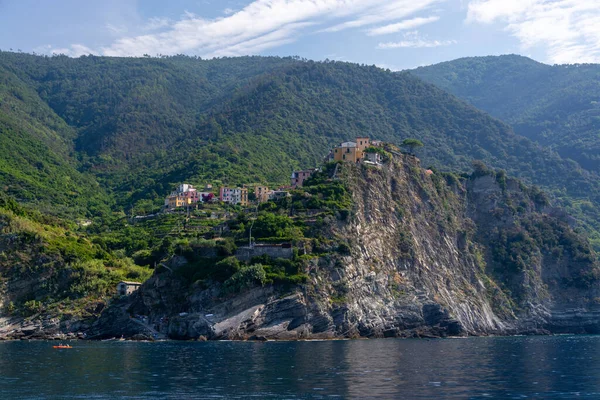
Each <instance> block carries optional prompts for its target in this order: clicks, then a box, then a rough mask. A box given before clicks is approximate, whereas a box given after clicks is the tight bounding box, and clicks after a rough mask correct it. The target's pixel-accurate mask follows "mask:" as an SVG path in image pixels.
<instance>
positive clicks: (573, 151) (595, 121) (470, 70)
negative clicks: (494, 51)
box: [413, 55, 600, 173]
mask: <svg viewBox="0 0 600 400" xmlns="http://www.w3.org/2000/svg"><path fill="white" fill-rule="evenodd" d="M413 73H414V74H415V75H417V76H419V77H421V78H423V79H425V80H426V81H428V82H431V83H433V84H435V85H437V86H439V87H441V88H443V89H445V90H448V91H449V92H450V93H453V94H455V95H456V96H458V97H460V98H462V99H465V100H467V101H468V102H469V103H471V104H473V105H474V106H476V107H478V108H480V109H482V110H485V111H487V112H489V113H490V114H492V115H493V116H495V117H498V118H500V119H501V120H503V121H505V122H508V123H509V124H511V125H512V126H513V127H514V129H515V131H516V132H517V133H518V134H520V135H523V136H525V137H528V138H530V139H532V140H534V141H536V142H538V143H540V144H542V145H544V146H548V147H550V148H552V149H554V150H556V151H557V152H558V153H559V154H560V155H561V156H562V157H563V158H569V159H572V160H575V161H576V162H577V163H579V164H580V165H581V166H582V167H583V168H586V169H588V170H590V171H592V172H595V173H598V172H599V171H600V140H598V139H599V138H598V132H599V131H600V66H599V65H597V64H577V65H554V66H550V65H545V64H541V63H538V62H535V61H533V60H531V59H529V58H526V57H520V56H515V55H510V56H500V57H474V58H463V59H459V60H455V61H450V62H445V63H441V64H437V65H433V66H430V67H422V68H418V69H416V70H414V71H413Z"/></svg>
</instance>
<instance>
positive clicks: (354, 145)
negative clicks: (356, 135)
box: [340, 142, 356, 147]
mask: <svg viewBox="0 0 600 400" xmlns="http://www.w3.org/2000/svg"><path fill="white" fill-rule="evenodd" d="M340 147H356V142H344V143H342V144H341V145H340Z"/></svg>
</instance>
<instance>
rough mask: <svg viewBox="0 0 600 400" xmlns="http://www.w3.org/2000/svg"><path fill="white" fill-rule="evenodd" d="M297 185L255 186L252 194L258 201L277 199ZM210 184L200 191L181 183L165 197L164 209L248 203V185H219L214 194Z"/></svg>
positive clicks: (284, 195)
mask: <svg viewBox="0 0 600 400" xmlns="http://www.w3.org/2000/svg"><path fill="white" fill-rule="evenodd" d="M293 187H297V185H292V186H291V187H282V188H279V189H277V190H269V188H268V187H267V186H255V187H254V195H255V197H256V201H257V202H258V203H264V202H267V201H269V200H278V199H281V198H285V197H288V196H290V192H289V191H288V190H287V189H291V188H293ZM212 190H213V188H212V186H211V185H206V186H205V187H204V189H203V190H202V191H199V190H198V189H196V188H195V187H194V186H192V185H189V184H187V183H183V184H181V185H179V186H178V187H177V189H176V190H175V191H173V192H172V193H171V194H170V195H168V196H167V197H166V198H165V204H164V209H165V211H169V210H173V209H176V208H180V207H190V206H195V205H197V204H199V203H200V204H202V203H214V202H223V203H226V204H232V205H240V206H247V205H248V204H250V201H249V200H248V187H246V185H244V187H241V188H240V187H236V188H230V187H226V186H223V187H220V188H219V195H218V196H215V195H214V193H213V192H212Z"/></svg>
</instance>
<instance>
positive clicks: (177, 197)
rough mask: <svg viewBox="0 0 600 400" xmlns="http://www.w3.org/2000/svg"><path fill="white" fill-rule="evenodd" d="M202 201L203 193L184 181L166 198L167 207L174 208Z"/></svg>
mask: <svg viewBox="0 0 600 400" xmlns="http://www.w3.org/2000/svg"><path fill="white" fill-rule="evenodd" d="M201 201H202V196H201V193H200V192H198V191H197V190H196V189H195V188H194V187H193V186H192V185H190V184H187V183H182V184H181V185H179V186H178V187H177V189H176V190H175V191H174V192H171V194H170V195H168V196H167V197H166V198H165V209H166V210H172V209H174V208H178V207H186V206H189V205H192V204H196V203H198V202H201Z"/></svg>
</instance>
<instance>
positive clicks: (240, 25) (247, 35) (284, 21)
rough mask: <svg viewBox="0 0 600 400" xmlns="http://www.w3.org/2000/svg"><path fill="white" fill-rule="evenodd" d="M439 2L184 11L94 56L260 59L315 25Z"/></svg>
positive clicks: (276, 0)
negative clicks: (214, 13) (215, 14)
mask: <svg viewBox="0 0 600 400" xmlns="http://www.w3.org/2000/svg"><path fill="white" fill-rule="evenodd" d="M442 1H444V0H254V1H253V2H252V3H250V4H249V5H247V6H246V7H244V8H243V9H241V10H239V11H235V12H233V13H232V14H231V15H227V16H224V17H220V18H215V19H204V18H202V17H200V16H197V15H195V14H192V13H189V12H186V14H185V15H184V16H183V17H182V18H181V19H180V20H179V21H176V22H172V21H166V20H160V23H159V24H155V25H157V26H159V28H160V29H161V31H160V32H154V33H153V32H148V33H145V34H140V35H129V36H122V37H120V38H119V39H117V40H115V41H114V42H113V43H112V44H110V45H108V46H105V47H102V48H100V49H99V50H98V51H97V52H98V53H100V54H103V55H108V56H139V55H142V54H165V55H169V54H179V53H187V54H190V53H192V54H198V55H201V56H205V57H206V56H209V57H210V56H219V55H228V56H236V55H245V54H258V53H260V52H262V51H265V50H267V49H269V48H273V47H277V46H281V45H282V44H286V43H290V42H293V41H295V40H296V39H297V38H298V37H299V36H300V35H302V34H307V33H311V32H314V31H315V30H317V29H316V26H317V25H320V26H321V27H323V26H325V27H326V28H325V29H321V31H323V30H326V31H339V30H343V29H348V28H356V27H362V26H369V25H373V24H377V23H381V22H385V21H393V20H398V19H401V18H405V17H408V16H410V15H411V14H414V13H416V12H419V11H422V10H425V9H427V8H428V7H430V6H431V5H432V4H434V3H440V2H442ZM228 11H232V10H228ZM157 21H158V20H157ZM72 52H74V53H75V52H76V50H75V49H72Z"/></svg>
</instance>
